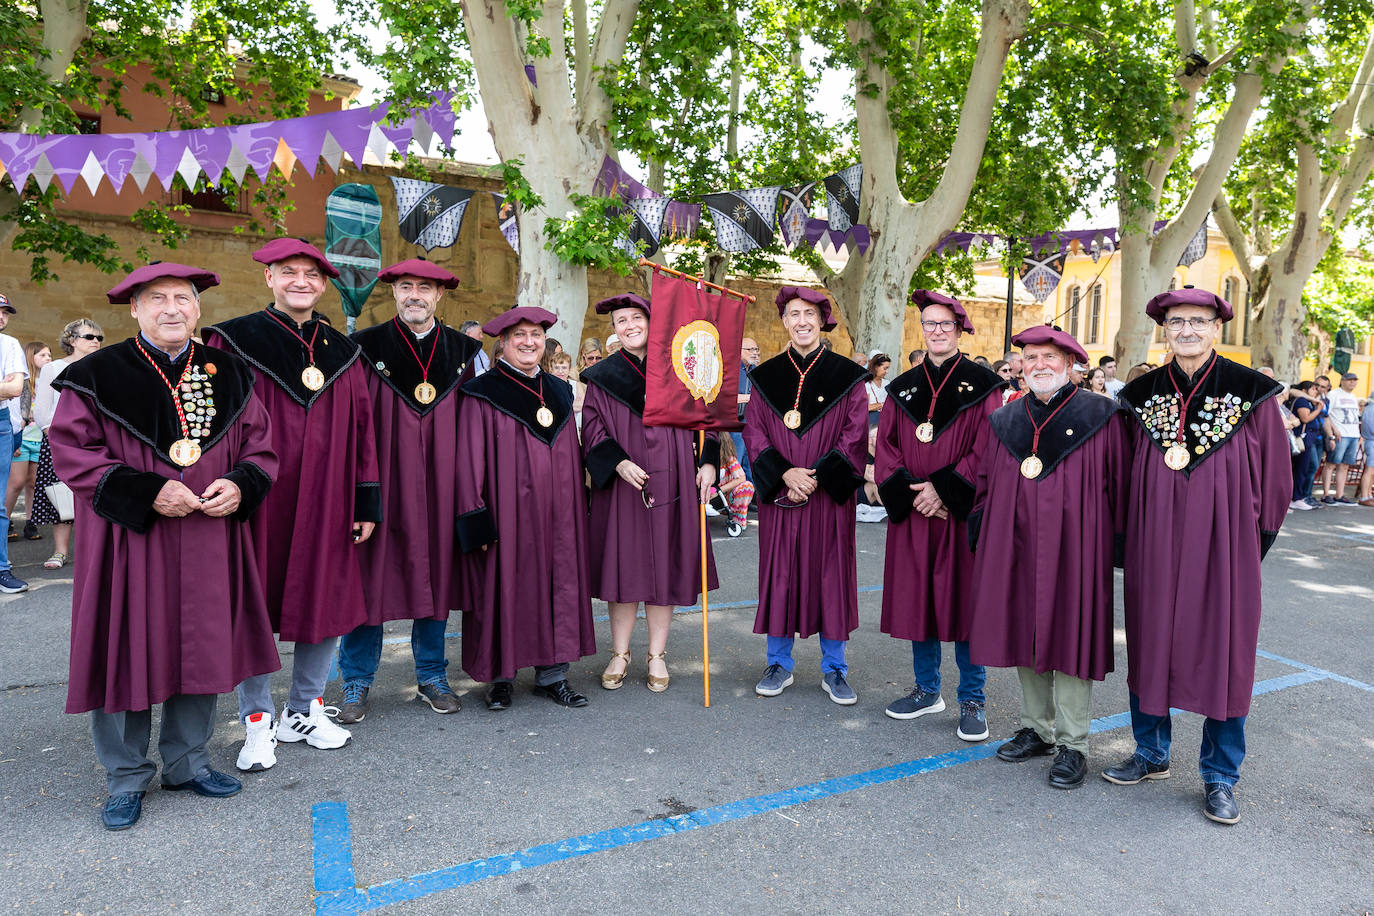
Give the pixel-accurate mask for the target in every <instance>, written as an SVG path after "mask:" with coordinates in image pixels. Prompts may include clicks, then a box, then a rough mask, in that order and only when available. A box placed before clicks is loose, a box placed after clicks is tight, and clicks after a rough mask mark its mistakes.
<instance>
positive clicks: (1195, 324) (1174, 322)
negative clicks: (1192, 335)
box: [1164, 316, 1216, 331]
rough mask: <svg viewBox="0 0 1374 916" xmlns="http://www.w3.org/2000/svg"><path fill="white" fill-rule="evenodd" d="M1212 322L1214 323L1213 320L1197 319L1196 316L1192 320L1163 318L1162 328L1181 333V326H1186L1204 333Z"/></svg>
mask: <svg viewBox="0 0 1374 916" xmlns="http://www.w3.org/2000/svg"><path fill="white" fill-rule="evenodd" d="M1214 321H1216V319H1215V318H1199V317H1197V316H1194V317H1192V318H1178V317H1174V318H1165V319H1164V326H1165V327H1166V328H1168V329H1169V330H1171V331H1181V330H1183V326H1184V325H1185V324H1186V325H1187V326H1188V327H1190V328H1192V329H1193V330H1194V331H1205V330H1207V328H1208V327H1210V326H1211V324H1212V322H1214Z"/></svg>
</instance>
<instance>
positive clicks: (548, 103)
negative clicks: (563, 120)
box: [531, 0, 573, 119]
mask: <svg viewBox="0 0 1374 916" xmlns="http://www.w3.org/2000/svg"><path fill="white" fill-rule="evenodd" d="M535 27H536V28H537V29H538V30H539V33H540V34H541V35H542V36H544V37H545V38H547V39H548V42H549V54H548V56H547V57H535V58H534V59H533V60H532V61H531V63H532V64H533V65H534V79H535V84H536V85H535V87H534V97H535V98H536V99H537V100H538V101H539V105H540V107H541V108H542V109H543V114H544V116H545V117H559V116H561V113H563V112H567V117H568V118H569V119H571V115H572V110H573V98H572V89H571V88H570V87H569V84H568V68H569V64H570V61H569V60H568V42H567V38H566V35H565V33H564V30H563V0H544V3H543V15H541V16H540V17H539V21H538V22H537V23H535Z"/></svg>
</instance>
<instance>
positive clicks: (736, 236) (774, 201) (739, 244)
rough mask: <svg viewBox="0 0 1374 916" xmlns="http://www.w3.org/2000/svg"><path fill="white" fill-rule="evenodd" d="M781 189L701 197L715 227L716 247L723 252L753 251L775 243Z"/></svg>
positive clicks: (724, 193) (763, 189) (762, 189)
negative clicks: (774, 226) (774, 228)
mask: <svg viewBox="0 0 1374 916" xmlns="http://www.w3.org/2000/svg"><path fill="white" fill-rule="evenodd" d="M778 190H779V188H778V187H777V186H774V187H771V188H749V189H747V190H744V191H721V192H720V193H718V194H705V195H702V200H704V201H706V206H707V208H708V209H709V210H710V211H711V221H712V222H713V223H715V226H716V244H718V245H720V248H721V250H722V251H734V252H740V251H752V250H753V249H755V248H764V247H767V246H768V245H771V244H773V217H774V216H775V215H776V214H777V210H778Z"/></svg>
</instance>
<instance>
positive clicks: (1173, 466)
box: [1164, 442, 1188, 471]
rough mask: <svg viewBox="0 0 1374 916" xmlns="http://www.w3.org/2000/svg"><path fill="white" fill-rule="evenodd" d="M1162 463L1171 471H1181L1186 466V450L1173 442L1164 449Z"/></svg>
mask: <svg viewBox="0 0 1374 916" xmlns="http://www.w3.org/2000/svg"><path fill="white" fill-rule="evenodd" d="M1164 463H1165V464H1166V465H1168V467H1169V470H1171V471H1181V470H1183V469H1184V468H1186V467H1187V466H1188V450H1187V449H1186V448H1184V447H1183V446H1182V445H1180V444H1178V443H1177V442H1175V443H1174V444H1173V445H1171V446H1169V447H1168V448H1166V449H1165V450H1164Z"/></svg>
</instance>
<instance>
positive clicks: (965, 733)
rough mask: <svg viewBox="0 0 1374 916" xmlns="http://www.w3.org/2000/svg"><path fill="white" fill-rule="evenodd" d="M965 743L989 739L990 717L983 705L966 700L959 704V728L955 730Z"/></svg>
mask: <svg viewBox="0 0 1374 916" xmlns="http://www.w3.org/2000/svg"><path fill="white" fill-rule="evenodd" d="M954 734H956V735H958V736H959V737H960V738H962V739H963V740H965V741H985V740H987V737H988V717H987V713H985V712H984V711H983V704H982V703H979V702H978V701H976V700H965V701H964V702H963V703H960V704H959V727H958V728H957V729H955V730H954Z"/></svg>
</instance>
